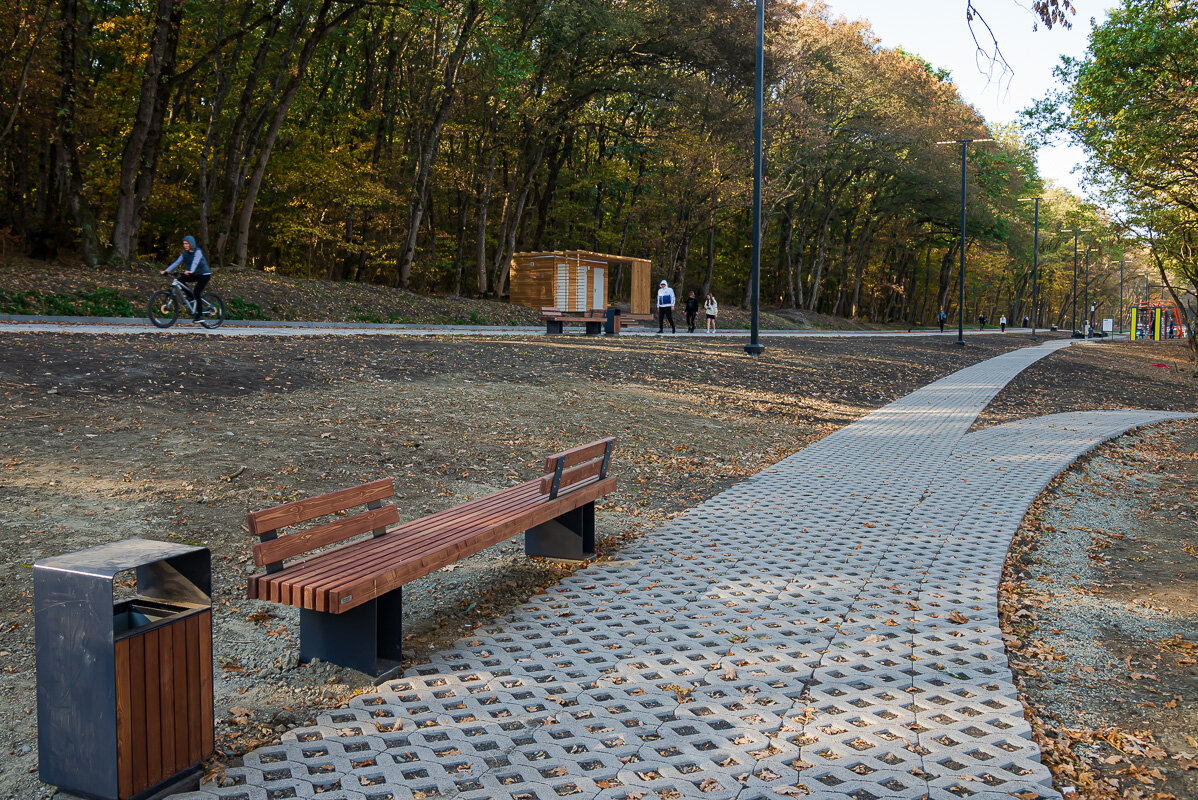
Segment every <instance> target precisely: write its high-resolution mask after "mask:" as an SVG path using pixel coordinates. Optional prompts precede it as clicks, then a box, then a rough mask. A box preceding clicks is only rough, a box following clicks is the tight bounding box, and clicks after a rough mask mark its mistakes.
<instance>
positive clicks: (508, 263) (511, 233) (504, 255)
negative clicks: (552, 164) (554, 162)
mask: <svg viewBox="0 0 1198 800" xmlns="http://www.w3.org/2000/svg"><path fill="white" fill-rule="evenodd" d="M544 160H545V140H544V138H541V140H540V143H539V144H538V145H537V149H536V153H535V154H534V155H533V159H532V164H531V165H530V166H529V168H528V172H527V173H526V174H525V178H524V182H523V184H524V185H523V186H522V187H521V188H520V194H519V196H518V197H517V199H516V204H515V207H514V209H513V211H512V218H511V220H510V221H509V224H508V229H507V236H506V237H505V241H504V243H503V246H502V248H501V251H500V254H501V255H500V264H501V265H502V266H501V267H500V270H499V279H498V280H497V281H496V282H495V296H496V297H502V296H503V292H504V290H505V289H506V288H507V278H508V273H509V272H510V271H511V268H512V253H514V252H515V250H516V232H517V231H518V230H519V228H520V220H521V217H522V215H523V214H524V204H525V203H526V202H527V201H528V193H529V191H530V190H531V189H532V182H533V179H534V178H535V177H536V174H537V170H539V169H540V168H541V162H543V161H544Z"/></svg>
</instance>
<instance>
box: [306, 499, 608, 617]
mask: <svg viewBox="0 0 1198 800" xmlns="http://www.w3.org/2000/svg"><path fill="white" fill-rule="evenodd" d="M615 487H616V479H615V478H606V479H604V480H603V481H600V482H598V483H596V484H594V485H593V486H590V487H588V488H587V490H586V491H585V492H579V493H577V494H571V495H567V499H570V500H571V501H573V502H572V503H571V504H569V507H567V508H563V507H562V506H560V505H557V504H542V505H540V506H538V507H536V508H534V509H532V510H531V511H530V512H529V513H528V514H527V515H524V516H521V517H519V518H516V519H514V520H512V521H511V522H508V523H505V524H503V525H501V526H498V527H494V528H491V529H490V530H488V531H486V532H485V533H483V534H480V535H475V536H471V537H468V538H466V539H464V540H463V541H461V542H458V543H455V544H454V545H452V546H451V547H447V548H439V549H437V550H434V551H431V552H429V553H428V554H427V555H425V556H424V557H422V558H420V559H419V560H415V559H411V560H409V561H408V562H407V563H401V564H398V565H396V566H394V567H392V568H391V569H389V570H388V571H387V572H385V573H383V574H381V575H379V576H378V577H376V578H374V579H373V580H372V581H371V582H370V585H369V588H365V587H354V588H352V589H348V590H338V591H334V592H333V593H332V597H331V598H330V603H329V605H330V606H331V607H333V608H337V607H339V606H340V605H341V600H342V598H344V597H346V596H347V595H348V596H352V598H353V602H354V603H355V604H356V603H362V602H365V601H367V600H373V599H375V598H377V597H381V596H382V595H384V594H386V593H387V592H389V591H391V590H393V589H396V588H398V587H400V586H403V585H404V584H405V583H410V582H411V581H413V580H415V579H416V578H419V577H422V576H424V575H428V574H429V573H431V572H435V571H436V570H438V569H440V568H441V567H443V566H445V565H447V564H452V563H454V562H455V561H460V560H462V559H463V558H466V557H467V556H471V555H474V554H475V553H477V552H479V551H481V550H485V549H486V548H488V547H490V546H492V545H495V544H498V543H500V542H502V541H505V540H507V539H509V538H511V536H512V535H513V534H515V533H519V532H520V531H524V530H527V529H528V528H532V527H536V526H537V525H541V524H543V523H545V522H548V521H549V520H551V519H554V518H555V517H557V516H560V515H561V514H562V513H563V512H564V511H566V510H569V508H570V507H573V508H578V507H579V506H582V505H585V504H586V503H589V502H591V501H593V500H596V499H598V498H600V497H603V496H604V495H606V494H608V493H610V492H612V491H614V490H615Z"/></svg>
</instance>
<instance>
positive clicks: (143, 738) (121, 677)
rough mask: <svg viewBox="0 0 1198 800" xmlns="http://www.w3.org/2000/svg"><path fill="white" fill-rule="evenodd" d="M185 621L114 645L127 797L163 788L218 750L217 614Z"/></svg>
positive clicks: (187, 613) (120, 761) (120, 762)
mask: <svg viewBox="0 0 1198 800" xmlns="http://www.w3.org/2000/svg"><path fill="white" fill-rule="evenodd" d="M179 614H180V615H179V616H178V617H176V618H173V619H171V620H169V621H168V622H166V623H165V624H163V625H162V626H161V627H155V628H151V629H149V630H145V631H138V632H135V633H133V634H131V635H129V636H126V637H125V638H122V639H118V640H117V641H116V644H115V658H116V700H117V702H116V713H117V772H118V776H119V782H120V796H121V797H132V796H133V795H136V794H138V793H140V792H143V791H145V790H146V789H149V788H150V787H152V786H156V785H158V784H159V783H162V781H164V780H165V779H166V778H169V777H170V776H172V775H174V774H175V773H178V772H182V771H184V770H186V769H188V768H189V767H191V766H192V765H193V764H195V763H196V762H198V761H201V760H202V759H203V758H204V757H205V756H206V755H207V754H208V753H211V752H212V750H213V730H212V719H213V715H212V612H211V611H210V610H208V609H200V610H194V611H191V610H187V609H183V610H182V611H181V612H179Z"/></svg>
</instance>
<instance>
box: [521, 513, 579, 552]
mask: <svg viewBox="0 0 1198 800" xmlns="http://www.w3.org/2000/svg"><path fill="white" fill-rule="evenodd" d="M524 552H525V553H526V554H527V555H530V556H545V557H547V558H561V559H567V560H570V561H585V560H586V559H588V558H594V557H595V504H594V503H587V504H586V505H585V506H582V507H580V508H576V509H574V510H573V511H567V512H566V513H565V514H562V515H561V516H560V517H557V518H556V519H551V520H549V521H548V522H546V523H544V524H542V525H538V526H537V527H535V528H530V529H529V530H527V531H525V532H524Z"/></svg>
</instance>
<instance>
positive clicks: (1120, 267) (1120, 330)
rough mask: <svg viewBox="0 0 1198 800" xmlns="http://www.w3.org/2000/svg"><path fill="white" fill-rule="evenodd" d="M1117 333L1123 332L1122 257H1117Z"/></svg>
mask: <svg viewBox="0 0 1198 800" xmlns="http://www.w3.org/2000/svg"><path fill="white" fill-rule="evenodd" d="M1119 333H1123V259H1122V258H1120V259H1119Z"/></svg>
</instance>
